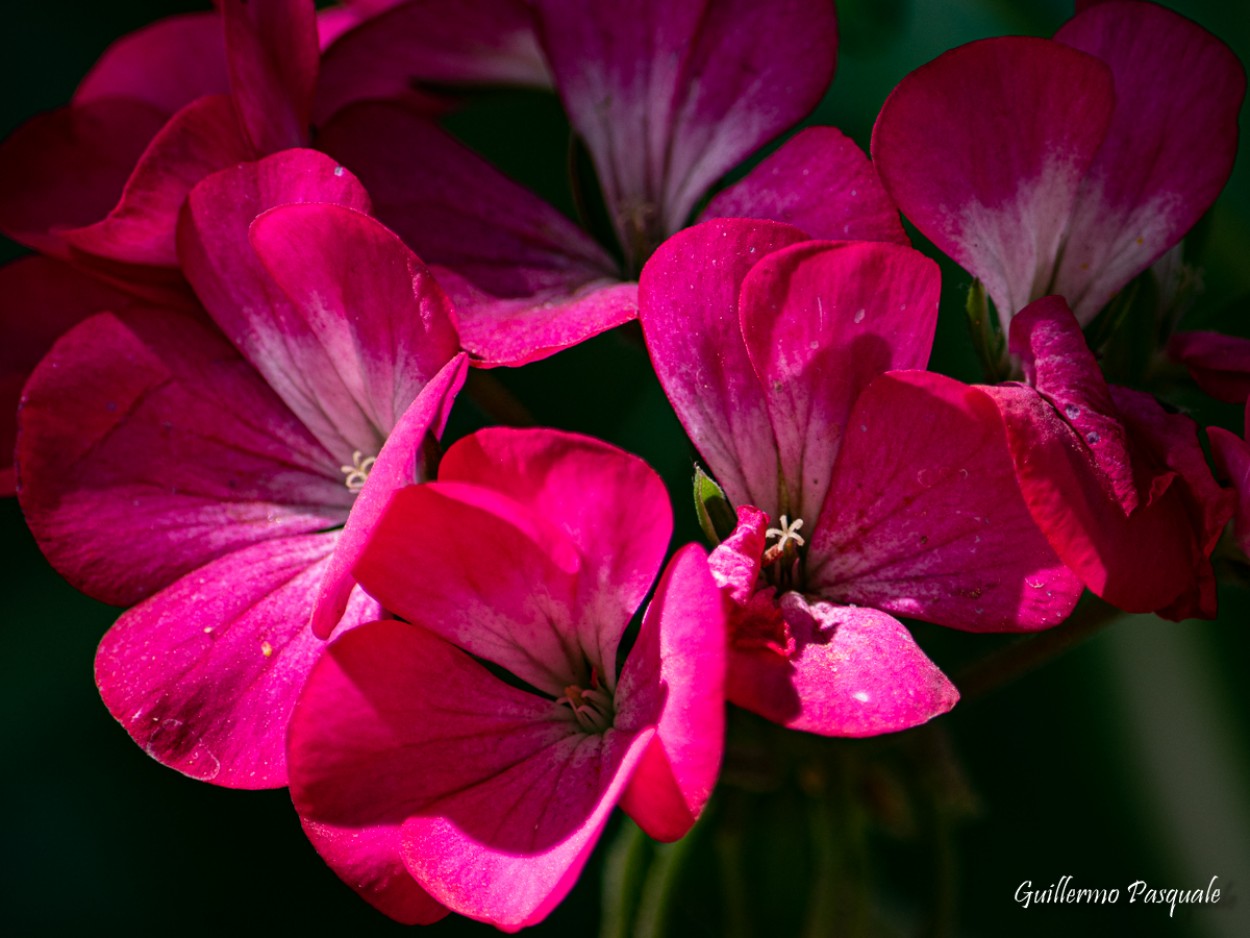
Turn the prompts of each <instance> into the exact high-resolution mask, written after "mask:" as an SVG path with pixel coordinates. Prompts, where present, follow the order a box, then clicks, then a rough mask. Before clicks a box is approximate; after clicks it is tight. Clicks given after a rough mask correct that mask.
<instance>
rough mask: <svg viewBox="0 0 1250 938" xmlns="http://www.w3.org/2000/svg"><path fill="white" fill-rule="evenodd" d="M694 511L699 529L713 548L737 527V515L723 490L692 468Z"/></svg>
mask: <svg viewBox="0 0 1250 938" xmlns="http://www.w3.org/2000/svg"><path fill="white" fill-rule="evenodd" d="M694 510H695V514H697V515H698V516H699V527H701V528H703V533H704V534H706V535H707V539H708V540H709V541H711V542H712V546H713V547H715V546H716V545H717V544H719V543H720V542H721V541H723V540H724V539H725V538H727V537H729V535H730V534H732V533H733V530H734V528H736V527H737V526H738V515H737V513H736V512H735V511H734V509H733V505H731V504H729V499H728V498H726V497H725V490H724V489H722V488H721V487H720V486H719V485H717V484H716V481H715V480H714V479H713V478H712V477H711V476H710V475H708V474H707V473H706V472H704V471H703V467H702V466H695V467H694Z"/></svg>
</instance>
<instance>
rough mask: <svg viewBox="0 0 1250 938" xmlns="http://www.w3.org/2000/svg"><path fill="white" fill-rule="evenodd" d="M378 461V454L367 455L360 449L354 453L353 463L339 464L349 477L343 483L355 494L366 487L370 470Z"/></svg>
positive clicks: (340, 468)
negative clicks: (347, 464)
mask: <svg viewBox="0 0 1250 938" xmlns="http://www.w3.org/2000/svg"><path fill="white" fill-rule="evenodd" d="M377 461H378V457H376V456H366V455H365V454H364V453H362V452H361V451H360V450H356V451H354V452H353V453H352V464H351V465H350V466H339V470H340V471H341V472H343V473H344V474H345V475H346V476H347V478H346V479H344V480H343V484H344V485H346V486H347V491H349V492H351V493H352V494H355V493H356V492H359V491H360V490H361V489H363V488H364V487H365V479H367V478H369V470H370V469H372V468H373V464H374V463H375V462H377Z"/></svg>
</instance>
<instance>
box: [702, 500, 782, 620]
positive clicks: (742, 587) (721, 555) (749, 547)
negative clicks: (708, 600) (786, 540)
mask: <svg viewBox="0 0 1250 938" xmlns="http://www.w3.org/2000/svg"><path fill="white" fill-rule="evenodd" d="M767 531H768V515H766V514H764V512H762V511H760V510H759V509H758V508H754V507H752V506H751V505H742V506H740V507H739V508H738V524H737V526H736V527H735V528H734V530H733V533H732V534H730V535H729V537H727V538H725V539H724V540H723V541H721V542H720V543H719V544H717V545H716V549H715V550H713V551H712V554H711V556H710V557H708V567H709V568H710V569H711V571H712V576H713V577H714V578H715V580H716V585H717V586H719V587H720V588H721V589H723V590H724V591H725V595H726V596H727V597H728V598H729V599H730V600H731V601H732V602H733V603H734V604H735V605H737V606H745V605H746V604H747V603H748V602H750V600H751V596H752V595H753V594H754V593H755V589H756V586H757V584H758V581H759V576H760V567H761V561H762V559H763V556H764V549H765V547H766V545H767V543H768V537H767Z"/></svg>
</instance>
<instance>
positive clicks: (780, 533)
mask: <svg viewBox="0 0 1250 938" xmlns="http://www.w3.org/2000/svg"><path fill="white" fill-rule="evenodd" d="M801 527H803V519H802V518H795V519H794V521H793V522H790V521H789V520H788V519H787V518H786V516H785V515H782V516H781V527H779V528H769V529H768V530H767V531H765V532H764V538H765V540H767V539H768V538H770V537H779V538H781V540H779V541H778V542H777V543H776V544H774V545H773V547H774V549H775V550H776V551H777V553H781V551H782V550H784V549H785V546H786V544H788V543H789V542H790V541H794V546H795V547H802V546H803V545H804V544H805V543H806V541H804V540H803V536H802V535H801V534H799V533H798V532H799V528H801Z"/></svg>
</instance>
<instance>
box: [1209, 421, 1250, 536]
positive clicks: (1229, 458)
mask: <svg viewBox="0 0 1250 938" xmlns="http://www.w3.org/2000/svg"><path fill="white" fill-rule="evenodd" d="M1207 438H1208V439H1209V440H1210V441H1211V455H1212V457H1214V459H1215V464H1216V466H1218V467H1219V470H1220V472H1221V474H1222V475H1223V476H1224V477H1226V478H1227V479H1229V480H1230V481H1231V482H1232V486H1233V492H1234V494H1235V495H1236V501H1237V508H1236V512H1235V514H1234V515H1233V539H1234V542H1235V543H1236V544H1237V547H1238V549H1239V550H1240V551H1241V552H1242V553H1243V554H1247V555H1250V444H1248V443H1246V441H1245V440H1243V439H1242V438H1241V437H1239V436H1237V435H1236V434H1234V433H1229V432H1228V431H1227V430H1225V429H1223V428H1222V427H1209V428H1208V429H1207Z"/></svg>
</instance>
